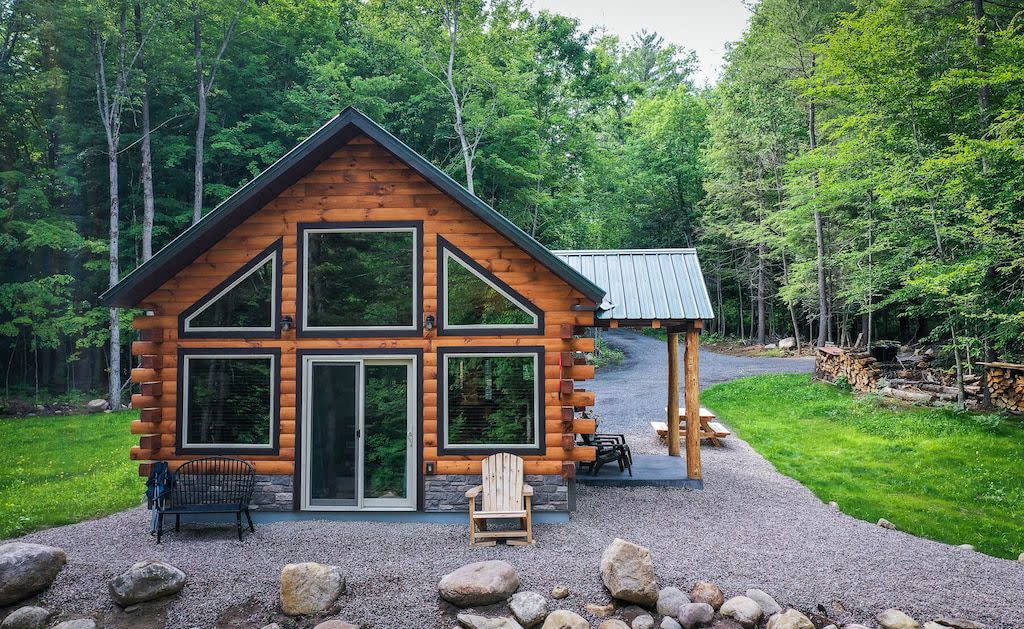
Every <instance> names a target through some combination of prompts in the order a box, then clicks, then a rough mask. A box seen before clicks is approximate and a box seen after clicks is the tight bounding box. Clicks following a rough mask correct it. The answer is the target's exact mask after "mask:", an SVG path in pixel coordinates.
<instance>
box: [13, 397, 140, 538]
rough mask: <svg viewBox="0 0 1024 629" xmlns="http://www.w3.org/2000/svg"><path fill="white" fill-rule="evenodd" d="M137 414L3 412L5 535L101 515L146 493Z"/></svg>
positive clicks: (137, 499) (131, 503)
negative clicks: (134, 428)
mask: <svg viewBox="0 0 1024 629" xmlns="http://www.w3.org/2000/svg"><path fill="white" fill-rule="evenodd" d="M137 418H138V412H133V411H127V412H120V413H99V414H96V415H69V416H66V417H65V416H59V415H58V416H56V417H29V418H25V419H12V418H0V539H6V538H9V537H15V536H18V535H24V534H25V533H29V532H31V531H35V530H38V529H43V528H47V527H51V526H59V525H61V524H70V523H72V522H79V521H81V520H86V519H89V518H95V517H99V516H101V515H106V514H108V513H113V512H115V511H120V510H122V509H126V508H128V507H131V506H134V505H137V504H139V502H140V501H141V499H142V495H143V493H144V492H145V489H146V487H145V482H144V479H141V478H139V476H138V465H137V464H136V463H134V462H132V461H131V460H130V459H129V458H128V453H129V450H130V448H131V447H132V446H133V445H138V437H137V436H136V435H132V434H131V431H130V429H129V424H130V423H131V421H132V420H133V419H137Z"/></svg>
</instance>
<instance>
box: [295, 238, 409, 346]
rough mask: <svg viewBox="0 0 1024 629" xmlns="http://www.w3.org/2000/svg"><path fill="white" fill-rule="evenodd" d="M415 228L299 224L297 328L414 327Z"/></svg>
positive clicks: (359, 329)
mask: <svg viewBox="0 0 1024 629" xmlns="http://www.w3.org/2000/svg"><path fill="white" fill-rule="evenodd" d="M420 231H421V229H420V228H419V227H418V226H417V225H413V224H404V225H398V224H385V223H380V224H372V223H368V224H365V225H359V226H343V227H339V226H330V227H316V228H305V229H303V230H302V232H301V233H302V236H301V237H302V249H303V255H302V278H303V279H302V321H301V323H302V330H303V331H305V332H328V333H332V332H333V333H335V334H334V335H344V334H350V333H354V334H353V335H359V334H360V333H373V332H389V333H393V332H402V331H405V332H410V333H415V332H416V331H418V329H419V302H420V294H419V293H420V290H419V277H420V269H419V266H420V262H419V260H420Z"/></svg>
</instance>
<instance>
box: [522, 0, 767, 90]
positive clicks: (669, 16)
mask: <svg viewBox="0 0 1024 629" xmlns="http://www.w3.org/2000/svg"><path fill="white" fill-rule="evenodd" d="M533 7H534V9H535V10H538V11H539V10H541V9H547V10H548V11H551V12H552V13H560V14H562V15H568V16H571V17H575V18H579V20H580V23H581V26H582V27H583V28H584V29H587V28H590V27H593V26H604V27H605V28H606V29H607V31H608V32H609V33H610V34H613V35H618V36H619V37H621V38H622V39H623V40H626V39H628V38H629V36H630V35H632V34H633V33H636V32H637V31H639V30H641V29H643V28H646V29H647V30H648V31H657V32H658V34H659V35H661V36H662V37H664V38H665V40H666V41H668V42H671V43H673V44H678V45H680V46H683V47H684V48H689V49H692V50H695V51H697V55H698V56H699V57H700V69H699V70H698V73H697V77H696V81H697V83H698V84H702V83H704V82H705V81H708V82H714V81H715V80H717V77H718V74H719V72H720V70H721V69H722V55H723V53H724V52H725V44H726V42H730V41H736V40H738V39H739V38H740V36H741V35H742V34H743V31H744V30H746V28H747V22H748V20H749V18H750V11H749V10H748V9H747V8H746V7H745V6H744V5H743V2H742V1H741V0H533Z"/></svg>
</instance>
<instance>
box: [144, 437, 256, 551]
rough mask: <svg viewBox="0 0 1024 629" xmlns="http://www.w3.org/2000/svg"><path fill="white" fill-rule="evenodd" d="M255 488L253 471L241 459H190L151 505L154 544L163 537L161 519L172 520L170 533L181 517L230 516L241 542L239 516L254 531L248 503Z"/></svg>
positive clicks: (254, 472)
mask: <svg viewBox="0 0 1024 629" xmlns="http://www.w3.org/2000/svg"><path fill="white" fill-rule="evenodd" d="M255 488H256V470H255V469H254V468H253V466H252V465H250V464H249V463H247V462H246V461H243V460H241V459H235V458H231V457H225V456H211V457H205V458H202V459H194V460H192V461H189V462H188V463H185V464H183V465H182V466H181V467H179V468H178V469H177V471H175V472H174V474H173V475H171V480H170V487H169V488H168V490H167V491H166V493H164V494H163V496H162V497H161V498H160V500H158V501H157V502H156V504H155V508H156V511H157V522H156V543H157V544H159V543H160V538H161V537H162V536H163V530H164V516H165V515H173V516H174V530H175V531H179V530H181V516H182V515H197V514H207V513H234V514H235V524H236V525H237V527H238V541H242V514H243V513H244V514H245V519H246V520H248V522H249V530H250V531H255V530H256V529H255V528H254V527H253V525H252V515H251V514H250V513H249V502H250V501H251V500H252V494H253V491H254V490H255Z"/></svg>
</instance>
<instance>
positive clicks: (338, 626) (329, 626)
mask: <svg viewBox="0 0 1024 629" xmlns="http://www.w3.org/2000/svg"><path fill="white" fill-rule="evenodd" d="M313 629H359V625H353V624H352V623H350V622H345V621H344V620H338V619H337V618H332V619H331V620H325V621H323V622H322V623H320V624H319V625H317V626H315V627H313Z"/></svg>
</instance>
